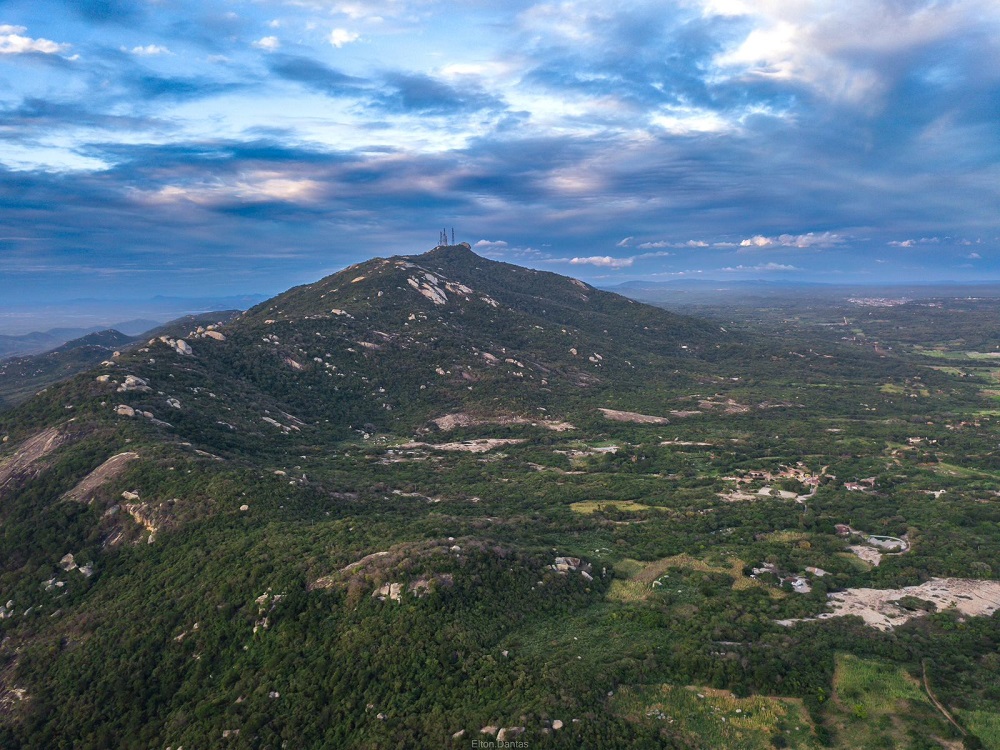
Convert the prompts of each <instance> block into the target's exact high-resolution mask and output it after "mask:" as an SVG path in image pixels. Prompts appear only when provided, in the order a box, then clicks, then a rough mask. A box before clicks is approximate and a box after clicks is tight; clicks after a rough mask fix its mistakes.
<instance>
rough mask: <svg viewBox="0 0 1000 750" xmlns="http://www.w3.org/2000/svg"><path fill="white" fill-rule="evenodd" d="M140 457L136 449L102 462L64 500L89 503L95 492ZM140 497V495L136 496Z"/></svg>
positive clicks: (64, 496)
mask: <svg viewBox="0 0 1000 750" xmlns="http://www.w3.org/2000/svg"><path fill="white" fill-rule="evenodd" d="M137 458H139V454H138V453H136V452H134V451H127V452H125V453H119V454H117V455H114V456H112V457H111V458H109V459H108V460H107V461H105V462H104V463H102V464H101V465H100V466H98V467H97V468H96V469H94V470H93V471H92V472H90V473H89V474H88V475H87V476H85V477H84V478H83V479H82V480H80V483H79V484H77V485H76V487H74V488H73V489H71V490H70V491H69V492H67V493H66V494H65V495H63V499H64V500H73V501H75V502H78V503H89V502H91V501H92V500H93V499H94V493H96V492H97V490H99V489H100V488H101V487H103V486H104V485H105V484H107V483H108V482H109V481H111V480H112V479H114V478H115V477H117V476H119V475H120V474H121V473H122V472H123V471H125V468H126V467H127V466H128V464H129V463H130V462H131V461H134V460H135V459H137ZM136 499H138V496H136Z"/></svg>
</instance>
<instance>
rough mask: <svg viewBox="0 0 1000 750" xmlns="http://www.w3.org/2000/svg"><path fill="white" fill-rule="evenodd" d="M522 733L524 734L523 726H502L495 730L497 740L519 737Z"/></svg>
mask: <svg viewBox="0 0 1000 750" xmlns="http://www.w3.org/2000/svg"><path fill="white" fill-rule="evenodd" d="M522 734H524V727H504V728H503V729H501V730H500V731H499V732H497V741H498V742H509V741H510V740H512V739H514V738H515V737H520V736H521V735H522Z"/></svg>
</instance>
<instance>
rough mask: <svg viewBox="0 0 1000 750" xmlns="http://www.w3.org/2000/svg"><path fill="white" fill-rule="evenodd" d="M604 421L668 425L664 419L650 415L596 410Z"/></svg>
mask: <svg viewBox="0 0 1000 750" xmlns="http://www.w3.org/2000/svg"><path fill="white" fill-rule="evenodd" d="M597 411H599V412H601V414H603V415H604V417H605V419H610V420H611V421H612V422H634V423H635V424H670V420H669V419H667V418H666V417H654V416H652V415H651V414H639V413H638V412H634V411H618V410H617V409H598V410H597Z"/></svg>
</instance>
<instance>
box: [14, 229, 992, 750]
mask: <svg viewBox="0 0 1000 750" xmlns="http://www.w3.org/2000/svg"><path fill="white" fill-rule="evenodd" d="M418 267H419V268H418ZM428 275H430V276H433V277H434V280H433V281H431V280H430V279H429V277H428ZM411 279H412V280H413V283H410V280H411ZM449 284H450V285H451V286H449ZM459 284H461V285H462V287H459V286H458V285H459ZM420 289H423V292H421V291H420ZM465 289H467V290H469V291H465ZM435 294H443V295H444V296H445V297H446V300H445V303H444V304H438V303H436V302H435V301H434V299H432V298H433V297H434V295H435ZM490 300H492V302H490ZM956 304H957V305H958V306H959V308H961V309H964V308H963V307H962V306H963V305H965V304H966V303H965V302H961V303H956ZM970 304H971V303H970ZM831 305H832V303H831ZM907 307H908V306H907V305H903V306H900V307H894V308H891V309H888V310H886V311H884V314H885V316H886V318H881V317H879V318H877V319H875V318H873V319H872V320H871V321H869V320H868V319H867V317H865V319H864V320H863V321H861V322H860V323H859V324H858V325H855V326H854V327H856V328H859V329H860V330H861V331H862V332H863V333H864V334H865V335H866V336H868V337H869V338H868V339H866V341H868V342H869V343H866V344H865V345H864V346H861V345H859V344H858V342H856V341H853V340H851V341H844V340H842V339H843V335H844V331H842V330H839V329H838V330H833V329H832V328H830V327H818V326H819V323H821V322H824V321H826V322H830V321H828V320H826V318H828V317H833V319H834V320H835V321H836V320H839V317H834V313H836V315H837V316H840V317H842V312H841V310H840V308H837V307H836V305H832V306H831V307H829V308H822V306H814V307H809V308H807V309H806V308H805V307H803V305H802V304H801V303H800V307H799V308H797V309H798V310H799V312H800V313H802V315H801V316H800V317H799V318H797V319H796V320H795V321H794V322H791V323H785V324H782V323H781V320H780V319H779V317H780V315H782V314H785V313H787V312H788V310H784V309H783V310H778V311H777V312H776V311H775V309H773V308H767V309H766V310H764V311H763V312H762V311H761V310H758V309H756V308H754V309H751V310H747V309H740V308H738V307H734V308H732V309H730V310H729V311H728V313H729V315H728V317H726V318H721V317H719V318H718V319H719V320H724V321H725V325H719V324H717V323H716V322H705V321H704V320H697V319H694V318H690V317H686V316H683V315H677V314H671V313H667V312H664V311H662V310H658V309H655V308H650V307H647V306H643V305H638V304H636V303H632V302H630V301H627V300H624V299H622V298H619V297H616V296H614V295H610V294H607V293H603V292H600V291H599V290H595V289H593V288H590V287H586V286H585V285H584V286H581V285H579V284H577V283H574V282H572V281H570V280H567V279H564V278H562V277H558V276H555V275H552V274H541V273H536V272H531V271H527V270H524V269H516V268H514V267H510V266H504V265H503V264H494V263H491V262H489V261H486V260H484V259H481V258H477V257H476V256H473V255H471V253H468V252H463V251H461V250H460V249H458V248H449V249H446V250H444V251H438V252H436V253H432V254H429V255H426V256H416V257H411V258H406V259H393V260H391V261H372V262H370V263H366V264H362V265H361V266H357V267H354V268H351V269H348V270H346V271H344V272H342V273H340V274H336V275H334V276H332V277H329V278H327V279H324V280H322V281H320V282H317V283H316V284H313V285H309V286H307V287H300V288H298V289H295V290H291V291H290V292H288V293H287V294H286V295H282V296H280V297H278V298H276V299H274V300H271V301H269V302H267V303H264V304H263V305H261V306H258V307H257V308H255V309H253V310H251V311H249V312H248V313H247V314H246V315H245V316H242V317H241V318H238V319H236V320H234V321H233V322H232V323H230V324H229V325H228V326H226V327H225V328H224V329H223V331H224V335H225V337H226V338H225V340H224V341H222V340H217V339H214V338H211V337H208V338H206V337H201V338H198V337H194V338H191V340H190V344H191V347H192V349H193V354H191V355H186V354H180V353H178V352H177V351H176V348H175V347H172V346H171V345H170V344H169V342H162V341H155V342H154V343H153V344H148V343H146V342H143V344H142V345H141V346H139V347H138V348H136V349H133V350H130V351H126V352H124V353H123V354H122V355H121V356H120V357H118V358H117V359H116V361H115V364H114V365H111V366H103V367H99V368H98V369H96V370H91V371H89V372H85V373H82V374H80V375H78V376H76V377H74V378H71V379H69V380H65V381H63V382H61V383H59V384H58V385H54V386H52V387H50V388H49V389H48V390H47V391H46V392H45V393H43V394H41V395H40V396H38V397H36V398H33V399H31V400H29V401H27V402H25V403H24V404H22V405H20V406H18V407H17V408H14V409H10V410H7V411H5V412H2V413H0V438H6V441H5V442H3V443H2V444H0V605H2V607H3V608H2V610H0V615H2V619H0V747H4V748H6V747H11V748H39V749H41V748H46V749H47V748H60V747H75V748H77V747H78V748H103V747H121V748H132V747H134V748H146V747H153V746H155V747H160V746H163V747H166V746H172V747H175V748H176V747H178V746H181V745H183V746H184V747H197V748H211V747H248V748H250V747H253V748H256V747H281V746H282V744H283V743H288V745H289V746H292V745H293V743H294V744H298V745H300V746H302V747H338V748H341V747H342V748H396V747H426V746H432V747H449V746H455V747H467V746H468V744H467V743H468V742H469V741H470V740H471V739H472V738H480V737H485V736H486V735H481V734H480V730H481V729H482V728H483V727H486V726H496V727H524V728H525V731H524V734H523V735H518V736H519V738H521V739H524V740H527V741H530V743H531V746H532V747H574V748H579V747H636V748H642V747H648V748H654V747H677V748H699V747H709V746H710V747H719V748H744V747H745V748H758V747H763V748H767V747H801V748H812V747H819V746H830V747H839V748H845V749H846V748H855V747H900V748H904V747H906V748H909V747H913V748H930V747H940V746H942V745H941V742H945V741H947V742H952V743H955V742H959V741H963V742H965V743H966V746H967V747H969V746H974V745H975V743H976V742H980V743H981V744H982V746H985V747H991V746H992V747H996V736H997V731H996V716H997V715H998V714H1000V709H998V707H1000V689H998V688H997V687H996V679H995V675H996V673H997V671H998V670H1000V662H998V659H997V653H1000V615H997V614H993V615H992V616H961V615H960V614H959V613H957V612H956V611H955V610H954V609H950V608H948V607H937V606H936V605H934V604H933V603H932V602H929V601H927V600H925V599H921V598H920V597H917V596H909V595H906V594H905V593H902V592H901V593H900V596H899V598H898V602H899V605H898V606H900V607H902V608H903V609H905V610H906V611H907V612H908V613H911V614H914V615H916V616H915V617H914V618H913V619H912V620H910V621H909V622H907V623H906V624H905V625H901V626H898V627H896V628H895V629H893V630H889V631H885V632H883V631H879V630H876V629H874V628H871V627H868V626H866V625H864V624H863V623H862V622H861V620H860V619H858V618H840V619H829V620H809V618H814V617H815V616H817V615H819V614H821V613H824V612H826V611H827V595H828V593H831V592H836V591H837V590H840V589H845V588H860V587H874V588H893V589H895V588H899V587H904V586H910V585H916V584H920V583H922V582H924V581H927V580H929V579H931V578H935V577H938V578H943V577H961V578H969V579H978V580H987V579H993V580H995V579H997V578H1000V533H998V531H1000V503H998V501H997V494H996V478H997V477H998V476H1000V473H998V472H1000V452H998V450H997V445H998V444H1000V423H998V422H997V421H996V420H995V419H994V418H993V417H992V416H989V415H985V414H983V413H982V412H983V410H984V408H985V407H988V406H989V405H990V404H991V403H992V401H991V400H992V398H993V396H991V395H989V394H984V393H983V391H984V386H985V385H986V384H987V375H986V374H985V372H981V371H980V370H979V369H978V366H977V362H981V361H983V360H977V359H969V358H968V357H964V361H963V363H962V364H961V366H960V367H959V371H958V372H954V371H951V370H943V369H934V368H932V367H930V366H928V365H927V362H930V361H931V360H930V358H929V357H928V356H927V352H928V351H937V349H935V347H941V349H940V351H943V352H945V353H947V352H951V351H962V352H965V351H980V352H982V351H988V350H989V349H990V347H991V346H992V345H991V344H990V341H991V340H992V339H990V337H991V336H992V335H993V334H991V333H989V332H985V333H981V334H979V337H978V338H975V337H974V336H973V334H974V332H975V330H976V329H975V326H973V325H971V324H970V325H965V324H964V323H961V324H960V325H959V326H958V329H956V328H955V326H953V325H952V321H953V320H954V318H952V317H948V316H945V315H939V308H937V307H914V308H912V309H904V308H907ZM989 309H992V308H986V307H984V306H982V305H980V306H979V307H976V308H975V314H974V315H972V314H971V313H970V315H971V316H972V317H974V318H975V319H976V320H977V321H979V322H982V320H983V318H984V316H985V315H986V313H987V311H988V310H989ZM854 312H855V313H857V310H854ZM737 313H740V314H742V315H744V317H743V318H742V319H743V320H745V321H748V322H747V325H748V326H749V325H753V326H755V327H757V328H761V329H764V330H770V331H781V333H782V335H781V337H780V338H779V337H771V336H760V335H756V334H753V335H751V334H750V333H748V332H747V331H746V330H741V329H740V328H739V324H738V323H736V324H734V322H733V318H734V317H735V316H736V314H737ZM880 315H882V312H881V311H880ZM865 316H867V311H865ZM855 317H861V316H860V315H857V316H855ZM879 320H890V321H891V324H889V323H880V322H877V321H879ZM904 324H905V325H904ZM782 325H784V328H782V327H781V326H782ZM722 328H726V329H727V330H725V331H723V330H721V329H722ZM875 331H877V332H878V335H879V338H878V341H879V344H880V347H879V348H880V349H881V351H883V352H885V353H882V354H879V353H877V352H876V351H875V349H874V348H873V346H872V345H871V344H870V340H871V337H872V335H873V332H875ZM914 331H918V332H919V335H918V334H917V333H913V332H914ZM893 332H896V333H897V338H890V336H891V335H892V334H893ZM164 335H165V336H168V337H169V336H177V335H178V334H177V333H176V332H174V333H170V332H167V333H165V334H164ZM852 335H856V334H852ZM959 338H961V341H959V340H958V339H959ZM987 339H989V340H987ZM918 346H920V347H923V348H919V349H918V348H917V347H918ZM682 347H687V348H682ZM951 347H961V349H957V348H955V349H952V348H951ZM144 349H145V350H147V351H143V350H144ZM486 355H489V356H486ZM597 355H600V358H598V356H597ZM937 362H938V364H939V363H940V361H939V360H938V361H937ZM984 366H985V365H984ZM129 375H131V376H132V378H133V379H132V380H130V381H127V380H126V378H127V376H129ZM102 376H107V377H106V378H104V377H102ZM98 378H100V380H99V379H98ZM989 378H990V381H989V382H992V383H994V384H995V380H994V379H992V375H989ZM137 379H141V381H142V382H140V380H137ZM119 406H127V407H128V409H119V408H118V407H119ZM70 407H71V408H70ZM599 409H613V410H618V411H621V412H633V413H638V414H640V415H656V416H660V417H661V418H662V419H666V422H663V421H662V419H661V420H660V421H659V422H653V423H650V422H648V421H647V422H642V421H620V420H619V419H610V418H608V417H607V416H605V414H604V413H602V412H601V411H599ZM129 412H131V415H129ZM147 415H151V416H147ZM625 418H626V419H629V418H635V417H625ZM486 439H493V440H501V441H505V442H500V443H494V444H485V443H482V442H478V443H476V442H471V441H483V440H486ZM463 443H465V445H464V446H463ZM473 447H474V448H475V450H470V448H473ZM461 448H464V450H460V449H461ZM612 448H614V450H611V449H612ZM125 454H127V455H128V456H129V458H128V459H121V458H120V457H121V456H122V455H125ZM132 454H135V455H132ZM114 457H119V458H118V459H117V461H118V462H117V463H116V459H115V458H114ZM765 488H770V489H769V490H767V491H765ZM780 492H784V493H787V494H785V495H781V494H779V493H780ZM848 527H849V528H848ZM852 530H853V531H852ZM871 535H876V536H887V537H898V538H905V540H906V541H907V543H908V545H909V547H908V549H907V551H906V552H905V553H902V554H885V555H883V557H882V559H881V562H880V564H879V565H877V566H875V565H873V564H871V563H866V562H864V561H862V560H861V559H859V557H858V556H857V554H856V551H851V550H850V549H849V548H850V547H851V546H855V547H860V548H864V546H865V545H866V544H867V542H866V540H867V538H868V537H869V536H871ZM869 547H870V545H869ZM67 554H72V555H73V560H72V561H68V559H67V558H66V555H67ZM88 564H89V565H88ZM81 568H83V569H85V570H86V571H88V572H89V573H90V575H87V574H85V573H83V572H81ZM8 601H10V602H11V606H9V607H8V606H6V602H8ZM800 619H806V620H807V621H804V622H798V623H797V624H779V622H778V621H783V622H786V623H790V622H791V621H795V620H800ZM925 668H926V670H927V674H928V680H929V684H930V685H931V686H932V689H933V692H934V695H935V696H936V699H937V700H938V701H940V702H941V704H942V706H944V707H945V708H946V710H948V711H950V712H951V714H953V715H954V716H955V717H956V720H957V721H958V723H959V725H960V726H961V727H962V730H961V731H964V732H966V734H965V735H964V739H962V737H963V735H962V734H961V731H960V730H959V729H957V728H955V727H954V726H952V725H951V724H950V723H949V722H948V721H947V719H946V718H945V716H944V715H943V713H942V712H941V711H940V710H938V708H937V707H936V706H935V705H934V703H933V701H932V700H931V699H930V697H929V696H928V694H927V692H926V690H925V689H924V688H923V686H922V682H921V680H922V677H923V670H924V669H925ZM692 686H697V687H692ZM699 693H700V694H701V695H703V696H705V697H704V698H699V697H698V695H699ZM671 719H672V720H673V723H671ZM722 719H725V721H722ZM556 722H559V723H560V724H559V726H560V727H561V728H559V729H556V728H555V727H556V726H557V725H556ZM234 730H239V734H238V735H237V734H234V733H233V732H234ZM461 731H464V732H465V734H464V735H462V736H461V737H459V738H453V735H454V734H455V733H458V732H461ZM224 732H228V734H227V735H226V737H225V739H224V738H223V733H224ZM939 740H940V741H941V742H939ZM991 743H993V744H992V745H991ZM953 746H955V747H957V745H953Z"/></svg>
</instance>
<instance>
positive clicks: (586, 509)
mask: <svg viewBox="0 0 1000 750" xmlns="http://www.w3.org/2000/svg"><path fill="white" fill-rule="evenodd" d="M569 507H570V510H572V511H573V512H575V513H583V514H584V515H590V514H591V513H596V512H599V511H602V510H620V511H625V512H633V513H634V512H637V511H640V510H649V509H650V506H649V505H643V504H642V503H636V502H633V501H632V500H584V501H581V502H579V503H571V504H570V506H569Z"/></svg>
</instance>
